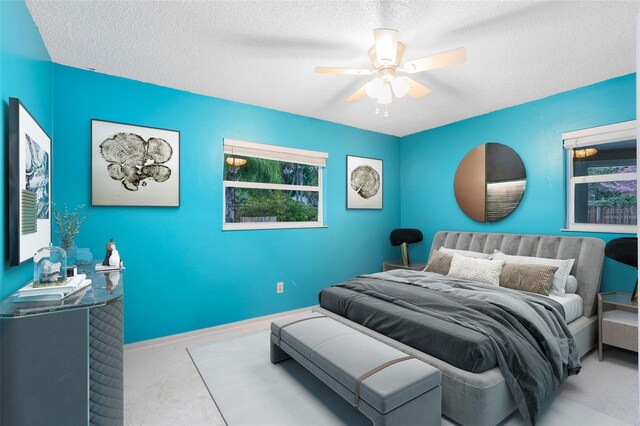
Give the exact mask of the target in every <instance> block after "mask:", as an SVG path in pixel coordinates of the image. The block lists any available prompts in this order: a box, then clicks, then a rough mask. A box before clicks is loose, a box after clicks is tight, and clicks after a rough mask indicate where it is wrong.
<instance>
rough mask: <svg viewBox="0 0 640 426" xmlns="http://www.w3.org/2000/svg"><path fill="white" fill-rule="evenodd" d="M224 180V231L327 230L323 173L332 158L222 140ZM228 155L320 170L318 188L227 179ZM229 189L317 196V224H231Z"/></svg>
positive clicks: (304, 150)
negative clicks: (228, 219) (275, 191)
mask: <svg viewBox="0 0 640 426" xmlns="http://www.w3.org/2000/svg"><path fill="white" fill-rule="evenodd" d="M222 151H223V154H222V156H223V161H222V167H223V172H222V174H223V176H222V177H223V179H222V230H223V231H239V230H256V229H295V228H326V227H327V225H325V223H324V186H323V180H324V179H323V178H324V169H325V167H326V162H327V159H328V158H329V154H328V153H326V152H320V151H311V150H306V149H299V148H290V147H284V146H279V145H268V144H261V143H256V142H247V141H240V140H237V139H229V138H224V139H223V148H222ZM225 154H231V155H238V156H242V157H253V158H264V159H268V160H276V161H285V162H291V163H297V164H307V165H313V166H317V167H318V185H317V186H313V185H290V184H282V183H264V182H243V181H230V180H225V179H224V177H225V176H224V156H225ZM227 188H249V189H274V190H285V191H287V190H296V191H310V192H317V193H318V220H317V221H305V222H231V223H227V221H226V218H227V217H226V216H227V215H226V213H227V212H226V206H227Z"/></svg>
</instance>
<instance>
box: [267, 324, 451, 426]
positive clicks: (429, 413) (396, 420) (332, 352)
mask: <svg viewBox="0 0 640 426" xmlns="http://www.w3.org/2000/svg"><path fill="white" fill-rule="evenodd" d="M289 358H293V359H295V360H296V361H297V362H299V363H300V364H301V365H302V366H304V367H305V368H306V369H307V370H309V371H310V372H311V373H313V374H314V375H315V376H316V377H318V378H319V379H320V380H322V381H323V382H324V383H325V384H327V385H328V386H329V387H330V388H331V389H332V390H333V391H335V392H336V393H338V394H339V395H340V396H341V397H343V398H344V399H346V400H347V401H349V402H350V403H352V404H353V405H354V407H355V408H356V409H357V410H359V411H360V412H361V413H363V414H364V415H365V416H367V417H368V418H369V419H371V420H372V421H373V424H374V425H380V426H391V425H439V424H440V417H441V402H440V399H441V395H440V372H439V371H438V370H437V369H435V368H434V367H432V366H430V365H428V364H426V363H424V362H422V361H420V360H418V359H415V358H413V357H411V356H408V355H407V354H405V353H403V352H400V351H399V350H397V349H394V348H392V347H390V346H388V345H387V344H385V343H382V342H380V341H378V340H376V339H374V338H372V337H369V336H367V335H365V334H362V333H361V332H359V331H357V330H355V329H353V328H351V327H348V326H346V325H344V324H341V323H339V322H337V321H335V320H333V319H331V318H329V317H326V316H323V315H321V314H318V313H308V314H303V315H299V316H296V317H288V318H283V319H281V320H278V321H274V322H273V323H271V362H273V363H274V364H275V363H277V362H280V361H284V360H285V359H289Z"/></svg>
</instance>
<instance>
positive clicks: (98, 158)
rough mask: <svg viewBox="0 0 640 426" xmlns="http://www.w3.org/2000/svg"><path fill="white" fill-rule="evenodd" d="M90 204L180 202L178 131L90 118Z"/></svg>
mask: <svg viewBox="0 0 640 426" xmlns="http://www.w3.org/2000/svg"><path fill="white" fill-rule="evenodd" d="M91 205H92V206H138V207H179V206H180V132H179V131H177V130H168V129H159V128H154V127H147V126H138V125H133V124H126V123H118V122H114V121H105V120H97V119H92V120H91Z"/></svg>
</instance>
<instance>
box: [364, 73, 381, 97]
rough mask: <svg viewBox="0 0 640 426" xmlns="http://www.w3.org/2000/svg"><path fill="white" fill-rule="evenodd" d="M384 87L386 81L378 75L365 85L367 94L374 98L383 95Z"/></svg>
mask: <svg viewBox="0 0 640 426" xmlns="http://www.w3.org/2000/svg"><path fill="white" fill-rule="evenodd" d="M383 89H384V82H383V81H382V79H381V78H380V77H376V78H374V79H373V80H371V81H370V82H369V84H367V86H366V87H365V89H364V90H365V92H366V93H367V96H369V97H370V98H373V99H377V98H379V97H380V95H382V90H383Z"/></svg>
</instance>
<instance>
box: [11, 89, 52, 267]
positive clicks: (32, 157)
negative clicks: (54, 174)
mask: <svg viewBox="0 0 640 426" xmlns="http://www.w3.org/2000/svg"><path fill="white" fill-rule="evenodd" d="M50 243H51V138H50V137H49V136H48V135H47V133H46V132H45V131H44V130H43V129H42V127H40V125H39V124H38V122H37V121H36V120H35V118H34V117H33V115H31V113H30V112H29V111H28V110H27V109H26V108H25V107H24V105H22V103H21V102H20V100H19V99H16V98H9V264H10V265H11V266H15V265H19V264H20V263H22V262H24V261H25V260H29V259H31V258H32V257H33V255H34V253H35V252H36V251H37V250H38V249H40V248H42V247H46V246H48V245H49V244H50Z"/></svg>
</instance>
